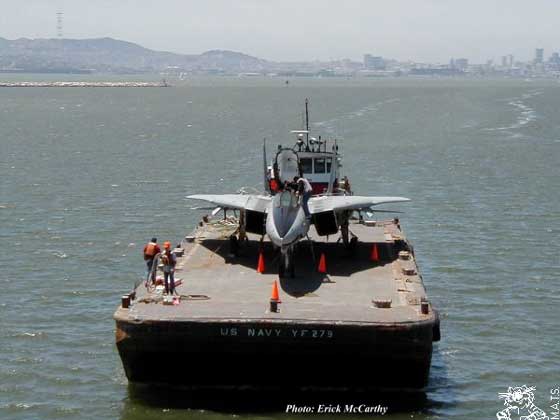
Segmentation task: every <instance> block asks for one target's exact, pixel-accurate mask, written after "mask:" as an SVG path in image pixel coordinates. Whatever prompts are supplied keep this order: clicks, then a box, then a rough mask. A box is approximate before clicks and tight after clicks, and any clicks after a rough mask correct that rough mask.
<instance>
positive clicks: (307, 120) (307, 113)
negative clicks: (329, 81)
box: [305, 98, 309, 147]
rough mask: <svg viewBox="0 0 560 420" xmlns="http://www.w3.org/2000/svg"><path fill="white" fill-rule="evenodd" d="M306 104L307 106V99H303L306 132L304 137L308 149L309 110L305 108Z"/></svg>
mask: <svg viewBox="0 0 560 420" xmlns="http://www.w3.org/2000/svg"><path fill="white" fill-rule="evenodd" d="M308 104H309V99H307V98H305V130H307V133H306V134H305V136H306V143H307V147H309V109H308V106H307V105H308Z"/></svg>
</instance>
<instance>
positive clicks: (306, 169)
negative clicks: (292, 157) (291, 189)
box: [299, 158, 313, 174]
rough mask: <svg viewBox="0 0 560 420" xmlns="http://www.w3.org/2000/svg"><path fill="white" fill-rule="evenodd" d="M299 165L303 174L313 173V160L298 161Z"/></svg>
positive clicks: (302, 159)
mask: <svg viewBox="0 0 560 420" xmlns="http://www.w3.org/2000/svg"><path fill="white" fill-rule="evenodd" d="M299 163H300V164H301V171H302V172H303V173H304V174H310V173H313V159H310V158H301V159H300V160H299Z"/></svg>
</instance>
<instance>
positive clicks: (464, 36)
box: [0, 0, 560, 63]
mask: <svg viewBox="0 0 560 420" xmlns="http://www.w3.org/2000/svg"><path fill="white" fill-rule="evenodd" d="M60 12H62V13H63V19H62V22H60V20H59V19H60V15H57V13H60ZM558 15H560V2H555V1H552V0H535V1H532V2H526V1H521V0H509V1H505V0H498V1H494V2H487V1H482V0H471V1H469V2H461V3H458V2H443V1H440V0H423V1H422V2H416V1H413V0H391V1H389V0H379V1H375V2H366V1H358V0H348V1H345V2H343V3H342V2H334V1H329V0H322V1H319V0H306V1H305V2H304V3H301V2H296V1H295V0H284V1H282V2H279V1H267V2H262V1H259V0H239V1H237V2H229V1H226V0H208V1H206V2H197V1H189V0H161V1H159V2H157V4H156V2H148V1H146V0H136V1H133V0H122V1H119V2H113V1H109V0H97V1H95V2H93V1H85V0H52V1H48V2H47V1H44V0H26V2H25V3H23V4H22V3H21V2H19V1H15V0H3V1H2V14H1V15H0V36H1V37H4V38H9V39H15V38H20V37H27V38H56V37H57V36H61V35H62V36H63V37H64V38H78V39H79V38H99V37H113V38H118V39H123V40H127V41H131V42H135V43H138V44H141V45H143V46H145V47H147V48H151V49H155V50H166V51H171V52H177V53H182V54H198V53H201V52H203V51H207V50H212V49H227V50H233V51H240V52H243V53H247V54H250V55H254V56H256V57H259V58H264V59H267V60H272V61H300V60H304V61H307V60H315V59H317V60H336V59H343V58H349V59H352V60H356V61H362V59H363V56H364V54H371V55H372V56H374V57H375V56H381V57H384V58H391V59H397V60H399V61H405V60H414V61H417V62H432V63H436V62H439V63H448V62H449V60H450V58H467V59H468V60H469V63H485V62H487V60H489V59H492V60H494V62H495V63H499V62H501V60H502V57H504V56H510V55H511V56H513V57H515V60H520V61H529V60H532V59H533V58H534V56H535V49H536V48H542V49H544V60H547V59H548V57H550V56H551V55H552V54H553V53H554V52H558V51H560V28H559V27H558V25H557V23H556V20H557V16H558ZM61 26H62V27H61Z"/></svg>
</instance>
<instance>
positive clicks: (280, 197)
mask: <svg viewBox="0 0 560 420" xmlns="http://www.w3.org/2000/svg"><path fill="white" fill-rule="evenodd" d="M187 198H191V199H196V200H204V201H208V202H211V203H213V204H214V205H216V206H218V207H221V208H222V209H235V210H239V211H240V212H242V213H243V215H244V217H241V218H240V219H241V220H244V226H242V229H243V230H244V231H246V232H252V233H256V234H261V235H265V234H266V235H267V236H268V238H269V239H270V241H271V242H272V243H273V244H274V245H275V246H276V247H278V248H279V249H280V252H281V254H282V258H281V260H280V270H279V271H280V275H284V273H285V272H289V273H291V275H292V277H293V273H294V258H293V257H294V251H295V245H296V243H297V242H299V241H300V240H301V239H304V238H307V237H308V236H307V235H308V232H309V227H310V225H311V224H314V225H315V228H316V230H317V233H318V234H319V235H320V236H325V235H332V234H335V233H337V232H338V231H339V230H340V232H341V236H342V239H343V242H344V243H345V244H346V245H349V244H350V240H349V234H348V221H349V218H350V216H351V214H352V212H353V211H355V210H358V211H361V210H366V211H368V210H371V207H373V206H376V205H379V204H385V203H399V202H404V201H409V199H408V198H404V197H364V196H356V195H352V196H335V195H330V196H315V197H311V198H310V200H309V212H310V213H311V219H308V218H306V216H305V212H304V210H303V208H302V204H301V202H300V200H299V197H298V196H297V195H296V193H295V192H293V191H282V192H280V193H278V194H275V195H274V196H270V195H251V194H223V195H204V194H196V195H189V196H188V197H187ZM263 226H264V229H263Z"/></svg>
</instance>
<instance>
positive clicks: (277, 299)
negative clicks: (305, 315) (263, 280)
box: [270, 280, 282, 303]
mask: <svg viewBox="0 0 560 420" xmlns="http://www.w3.org/2000/svg"><path fill="white" fill-rule="evenodd" d="M270 301H271V302H278V303H282V302H281V300H280V295H279V294H278V282H277V281H276V280H274V283H273V284H272V294H271V295H270Z"/></svg>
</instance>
